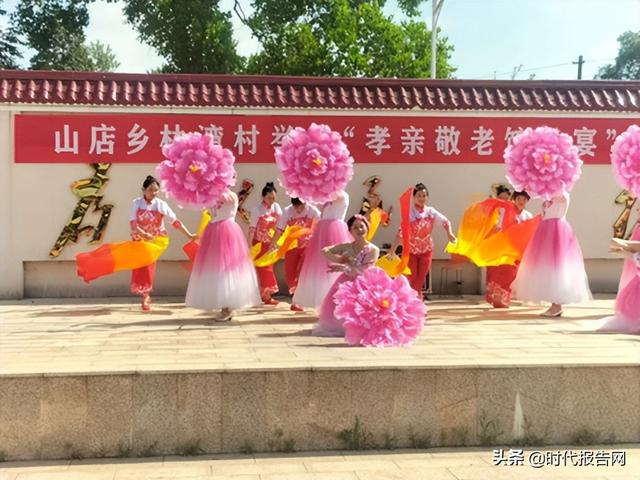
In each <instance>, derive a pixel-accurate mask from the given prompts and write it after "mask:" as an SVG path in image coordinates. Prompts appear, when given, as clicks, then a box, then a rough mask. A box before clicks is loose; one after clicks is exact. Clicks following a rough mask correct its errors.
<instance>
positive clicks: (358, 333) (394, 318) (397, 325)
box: [333, 267, 426, 347]
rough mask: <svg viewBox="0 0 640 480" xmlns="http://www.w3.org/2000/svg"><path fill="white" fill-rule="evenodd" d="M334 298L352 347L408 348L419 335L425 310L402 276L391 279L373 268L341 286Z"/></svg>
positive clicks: (336, 313)
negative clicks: (406, 346) (403, 346)
mask: <svg viewBox="0 0 640 480" xmlns="http://www.w3.org/2000/svg"><path fill="white" fill-rule="evenodd" d="M333 298H334V300H335V302H336V308H335V316H336V317H337V318H341V319H343V326H344V330H345V340H346V341H347V342H348V343H349V344H351V345H364V346H375V347H385V346H398V345H407V344H409V343H411V342H412V341H413V340H414V339H415V338H416V337H417V336H418V335H419V334H420V332H421V331H422V324H423V322H424V319H425V315H426V307H425V306H424V303H422V301H420V299H419V298H418V295H416V292H415V291H414V290H413V289H412V288H411V287H410V286H409V282H408V281H407V279H406V278H405V276H404V275H400V276H398V277H396V278H391V277H389V276H388V275H387V274H386V273H385V272H384V270H382V269H380V268H377V267H372V268H369V269H367V270H365V272H364V273H362V274H361V275H359V276H358V277H356V278H355V279H354V280H351V281H347V282H344V283H343V284H341V285H340V286H339V287H338V290H337V291H336V293H335V296H334V297H333Z"/></svg>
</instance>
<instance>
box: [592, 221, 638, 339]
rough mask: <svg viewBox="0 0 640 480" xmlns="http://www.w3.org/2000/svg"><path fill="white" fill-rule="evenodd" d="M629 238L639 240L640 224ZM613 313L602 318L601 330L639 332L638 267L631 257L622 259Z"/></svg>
mask: <svg viewBox="0 0 640 480" xmlns="http://www.w3.org/2000/svg"><path fill="white" fill-rule="evenodd" d="M631 240H640V224H637V225H636V227H635V229H634V230H633V233H632V234H631ZM615 313H616V314H615V315H614V316H612V317H607V318H605V319H604V320H603V325H602V327H600V330H601V331H604V332H619V333H635V334H636V335H638V334H640V268H639V267H638V266H637V265H636V263H635V262H634V261H633V260H631V259H626V260H625V261H624V267H623V269H622V275H621V277H620V285H619V286H618V295H617V296H616V303H615Z"/></svg>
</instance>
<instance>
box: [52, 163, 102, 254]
mask: <svg viewBox="0 0 640 480" xmlns="http://www.w3.org/2000/svg"><path fill="white" fill-rule="evenodd" d="M91 167H93V169H94V174H93V176H92V177H91V178H84V179H82V180H77V181H75V182H73V183H72V184H71V191H72V192H73V194H74V195H75V196H76V197H78V199H79V200H78V203H77V204H76V207H75V208H74V210H73V213H72V214H71V220H69V221H68V222H67V224H66V225H65V226H64V228H63V229H62V232H60V235H59V236H58V239H57V240H56V243H55V245H54V246H53V248H52V249H51V251H50V252H49V256H51V257H57V256H58V255H60V252H62V249H63V248H64V247H65V245H66V244H67V243H68V242H74V243H75V242H77V241H78V236H79V235H81V234H86V235H91V234H93V236H92V238H91V240H90V242H89V243H91V244H95V243H98V242H100V240H102V236H103V235H104V230H105V229H106V228H107V224H108V223H109V218H110V217H111V210H112V209H113V204H110V203H109V204H105V205H100V202H101V201H102V195H101V194H100V191H101V190H102V188H103V187H104V185H105V183H107V181H108V180H109V177H107V171H108V170H109V168H110V167H111V164H110V163H92V164H91ZM91 205H93V211H94V212H97V211H100V212H101V214H100V220H99V221H98V225H97V226H96V227H94V226H93V225H82V221H83V220H84V217H85V215H86V214H87V211H88V210H89V207H91Z"/></svg>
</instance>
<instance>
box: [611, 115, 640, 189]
mask: <svg viewBox="0 0 640 480" xmlns="http://www.w3.org/2000/svg"><path fill="white" fill-rule="evenodd" d="M611 165H613V175H614V176H615V177H616V181H617V182H618V185H620V186H621V187H622V188H624V189H625V190H628V191H629V192H630V193H631V195H633V196H634V197H636V198H638V197H640V127H639V126H638V125H631V126H630V127H629V128H627V130H626V131H624V132H622V133H621V134H620V135H618V136H617V137H616V140H615V142H613V145H612V146H611Z"/></svg>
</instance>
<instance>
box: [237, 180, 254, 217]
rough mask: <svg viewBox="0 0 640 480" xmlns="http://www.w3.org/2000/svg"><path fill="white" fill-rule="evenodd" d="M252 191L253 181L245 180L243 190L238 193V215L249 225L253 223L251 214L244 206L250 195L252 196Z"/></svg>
mask: <svg viewBox="0 0 640 480" xmlns="http://www.w3.org/2000/svg"><path fill="white" fill-rule="evenodd" d="M252 191H253V182H252V181H251V180H246V179H245V180H243V181H242V188H241V189H240V191H239V192H238V215H239V216H240V218H241V219H242V220H243V221H244V222H245V223H247V224H248V223H249V222H250V221H251V218H250V212H249V211H248V210H247V209H246V208H244V207H243V205H244V202H245V201H246V200H247V198H248V197H249V195H251V192H252Z"/></svg>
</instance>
